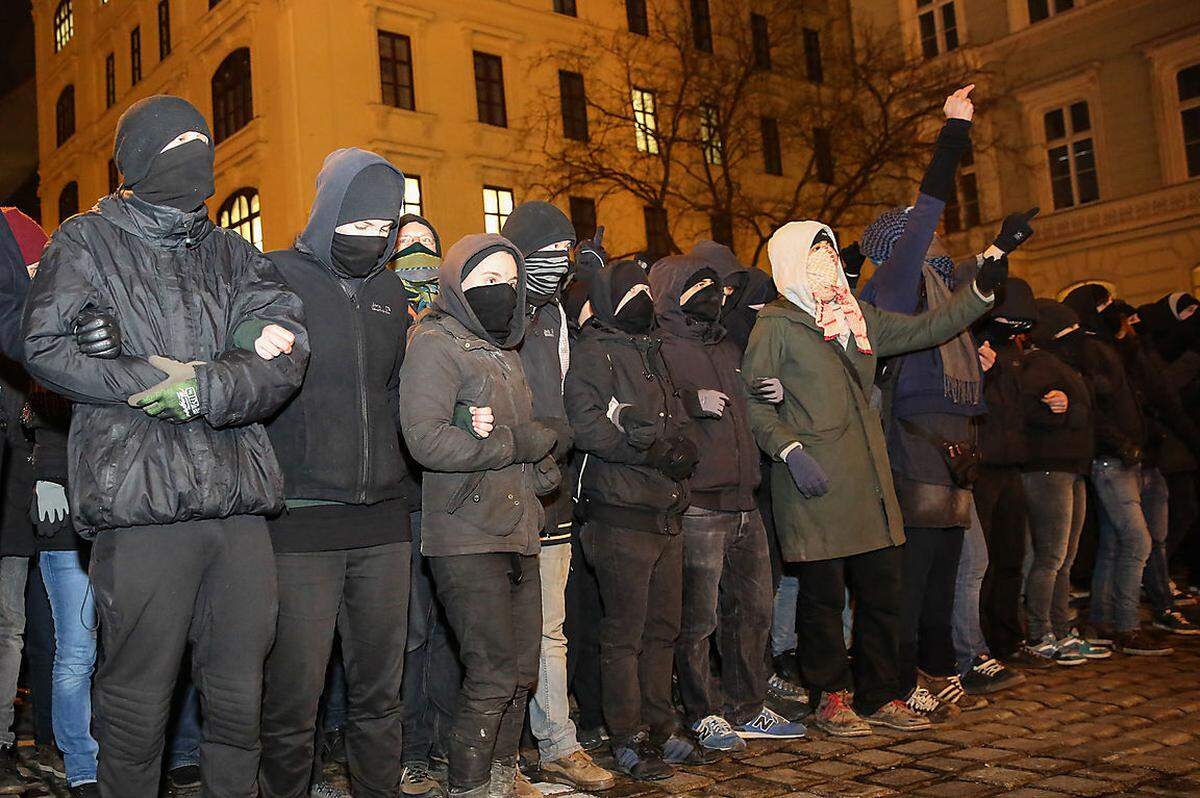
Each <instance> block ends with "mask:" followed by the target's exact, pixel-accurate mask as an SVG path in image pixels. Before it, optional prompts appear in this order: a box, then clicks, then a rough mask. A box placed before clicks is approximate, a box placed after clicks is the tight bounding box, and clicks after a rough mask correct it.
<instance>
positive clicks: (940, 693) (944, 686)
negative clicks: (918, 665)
mask: <svg viewBox="0 0 1200 798" xmlns="http://www.w3.org/2000/svg"><path fill="white" fill-rule="evenodd" d="M917 681H918V683H919V684H921V685H923V686H924V687H925V689H926V690H928V691H929V692H930V693H932V694H933V697H934V698H936V699H937V700H938V701H941V702H942V703H943V704H951V705H953V706H956V707H958V708H959V709H961V710H962V711H963V712H970V711H972V710H975V709H983V708H984V707H986V706H987V705H988V700H987V699H986V698H984V697H983V696H981V695H971V694H969V693H968V692H967V691H966V690H964V689H963V686H962V680H961V679H960V678H959V677H958V674H957V673H956V674H954V675H953V676H930V675H929V674H928V673H925V672H923V671H917Z"/></svg>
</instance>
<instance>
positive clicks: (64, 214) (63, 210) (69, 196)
mask: <svg viewBox="0 0 1200 798" xmlns="http://www.w3.org/2000/svg"><path fill="white" fill-rule="evenodd" d="M77 213H79V184H78V183H76V182H75V181H74V180H72V181H71V182H70V183H67V184H66V185H65V186H63V187H62V191H60V192H58V223H59V224H62V223H63V222H65V221H66V220H67V219H70V218H71V217H72V216H74V215H75V214H77Z"/></svg>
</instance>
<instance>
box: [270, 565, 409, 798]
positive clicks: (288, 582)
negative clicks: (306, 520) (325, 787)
mask: <svg viewBox="0 0 1200 798" xmlns="http://www.w3.org/2000/svg"><path fill="white" fill-rule="evenodd" d="M410 546H411V544H409V543H389V544H385V545H382V546H368V547H367V548H362V549H345V550H342V551H318V552H305V553H297V554H276V555H275V568H276V571H277V572H278V574H279V621H278V624H277V627H276V629H277V631H276V635H275V646H274V647H273V648H272V649H271V653H270V656H269V657H268V658H267V667H266V682H265V688H264V690H263V712H262V715H263V718H262V746H263V750H262V769H261V770H260V772H259V778H258V783H259V788H260V789H261V791H262V795H263V798H302V797H303V796H307V795H308V790H309V786H310V785H309V781H310V778H311V775H312V764H313V747H314V741H315V732H316V727H317V710H318V708H319V706H320V701H321V693H322V692H323V691H324V689H325V672H326V669H327V668H328V665H329V657H330V654H331V653H332V651H333V639H334V634H335V632H337V633H339V634H340V637H341V645H342V662H343V663H344V664H345V668H346V686H347V710H348V711H347V715H346V755H347V757H348V763H349V768H350V781H351V785H352V787H353V790H354V794H355V795H356V796H364V797H365V796H369V798H393V796H395V794H396V791H397V790H398V789H399V786H400V770H401V764H400V757H399V756H398V754H399V752H400V744H401V728H402V727H401V716H400V682H401V678H402V675H403V672H404V641H405V639H406V638H407V636H408V581H409V568H410V563H411V555H410V554H409V550H410Z"/></svg>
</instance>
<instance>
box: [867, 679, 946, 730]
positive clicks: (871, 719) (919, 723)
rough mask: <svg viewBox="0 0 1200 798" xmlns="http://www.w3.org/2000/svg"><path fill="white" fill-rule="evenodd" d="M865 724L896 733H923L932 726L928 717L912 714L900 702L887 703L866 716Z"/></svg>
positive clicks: (911, 711) (916, 713)
mask: <svg viewBox="0 0 1200 798" xmlns="http://www.w3.org/2000/svg"><path fill="white" fill-rule="evenodd" d="M918 689H919V688H918ZM926 695H928V693H926ZM867 723H869V724H871V725H872V726H883V727H885V728H888V729H895V730H896V731H924V730H925V729H928V728H930V727H932V726H933V723H932V722H931V721H930V720H929V718H928V717H926V716H925V715H922V714H920V713H918V712H914V711H913V710H912V709H911V708H909V706H908V704H906V703H905V702H903V701H900V700H896V701H889V702H887V703H886V704H884V705H883V706H881V707H880V708H879V709H877V710H875V712H874V713H872V714H870V715H867Z"/></svg>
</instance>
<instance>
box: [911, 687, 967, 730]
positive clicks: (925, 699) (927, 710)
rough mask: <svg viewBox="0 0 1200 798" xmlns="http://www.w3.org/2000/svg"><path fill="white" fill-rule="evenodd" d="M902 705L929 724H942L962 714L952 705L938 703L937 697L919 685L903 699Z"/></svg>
mask: <svg viewBox="0 0 1200 798" xmlns="http://www.w3.org/2000/svg"><path fill="white" fill-rule="evenodd" d="M904 704H905V706H907V707H908V708H909V709H910V710H911V711H912V712H914V713H916V714H918V715H923V716H924V717H926V718H928V719H929V722H930V723H942V722H944V721H947V720H949V719H950V718H952V717H954V716H955V715H957V714H958V713H960V712H962V710H961V709H959V708H958V707H957V706H955V705H954V704H948V703H945V702H942V701H939V700H938V697H937V696H935V695H934V694H933V693H931V692H929V690H928V689H927V688H925V687H922V686H921V685H919V684H918V685H917V686H916V687H914V688H913V689H912V692H911V693H909V694H908V696H907V697H906V698H905V699H904Z"/></svg>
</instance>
